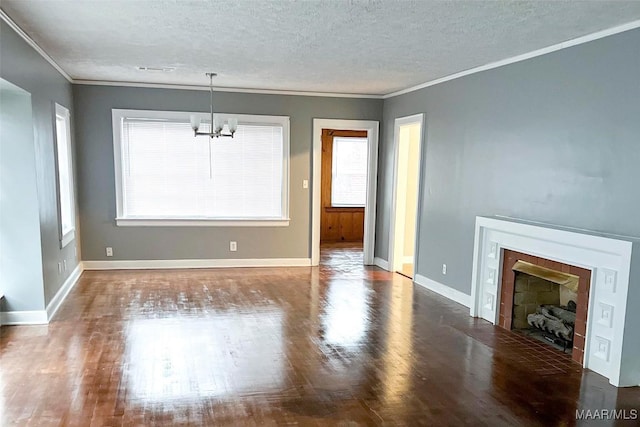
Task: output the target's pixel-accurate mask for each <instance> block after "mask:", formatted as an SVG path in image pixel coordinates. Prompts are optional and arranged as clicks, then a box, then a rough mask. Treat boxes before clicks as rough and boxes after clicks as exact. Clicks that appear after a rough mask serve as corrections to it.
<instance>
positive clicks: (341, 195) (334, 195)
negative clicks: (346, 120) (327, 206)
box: [331, 137, 367, 207]
mask: <svg viewBox="0 0 640 427" xmlns="http://www.w3.org/2000/svg"><path fill="white" fill-rule="evenodd" d="M366 199H367V138H346V137H334V138H333V159H332V173H331V205H332V206H335V207H364V205H365V203H366Z"/></svg>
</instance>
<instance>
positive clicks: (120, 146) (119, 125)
mask: <svg viewBox="0 0 640 427" xmlns="http://www.w3.org/2000/svg"><path fill="white" fill-rule="evenodd" d="M194 115H195V116H198V117H200V118H201V119H202V120H204V121H206V120H207V117H208V115H207V114H206V113H202V112H183V111H162V110H130V109H118V108H114V109H112V110H111V120H112V129H113V165H114V172H115V194H116V218H115V221H116V225H118V226H129V227H148V226H153V227H165V226H166V227H171V226H180V227H210V226H212V227H215V226H217V227H275V226H277V227H286V226H288V225H289V177H290V168H289V164H290V118H289V116H273V115H255V114H234V115H233V117H234V118H236V119H237V121H238V124H239V125H240V126H242V125H252V124H258V125H264V126H273V127H282V166H281V181H280V184H281V186H280V196H281V201H280V202H281V206H280V212H281V216H280V217H277V218H274V217H254V218H224V217H181V218H175V217H174V218H171V217H166V218H165V217H160V216H132V215H129V214H128V212H127V209H126V207H127V204H126V200H127V196H126V195H125V191H126V187H127V186H126V185H125V180H126V177H127V174H125V173H124V171H125V167H126V164H127V163H126V157H127V156H126V153H127V149H126V138H125V137H124V129H123V127H124V123H125V120H127V119H136V120H137V119H143V120H150V121H152V122H155V121H158V120H160V121H165V120H173V121H180V122H184V123H189V122H190V120H191V118H192V116H194ZM229 117H232V116H231V115H230V114H227V113H217V115H216V119H215V120H218V119H223V120H224V119H227V118H229Z"/></svg>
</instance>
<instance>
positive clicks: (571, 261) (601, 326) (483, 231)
mask: <svg viewBox="0 0 640 427" xmlns="http://www.w3.org/2000/svg"><path fill="white" fill-rule="evenodd" d="M634 242H636V244H637V240H635V239H633V238H626V239H624V240H623V239H621V238H618V237H615V238H614V237H612V236H608V235H603V234H601V233H594V232H585V231H582V232H576V231H573V230H571V231H570V230H567V229H565V228H562V227H557V226H553V225H547V226H541V225H540V224H535V225H534V224H532V223H530V222H526V221H520V220H514V219H510V220H507V219H502V218H488V217H476V229H475V243H474V251H473V272H472V283H471V310H470V314H471V316H473V317H481V318H483V319H485V320H488V321H489V322H491V323H493V324H497V323H498V316H499V311H500V310H499V307H500V289H501V283H502V277H501V271H502V250H503V249H509V250H513V251H517V252H521V253H526V254H529V255H533V256H536V257H541V258H545V259H549V260H552V261H557V262H561V263H563V264H568V265H574V266H576V267H580V268H584V269H587V270H591V284H590V286H589V299H588V300H589V306H588V308H587V328H586V335H585V348H584V361H583V363H584V367H585V368H588V369H591V370H592V371H595V372H597V373H599V374H600V375H603V376H605V377H607V378H608V379H609V382H610V383H611V384H613V385H614V386H616V387H624V386H637V385H640V342H639V340H638V338H637V337H638V335H637V333H636V330H634V328H636V325H637V323H638V319H640V316H639V315H638V314H637V312H638V310H636V309H635V303H636V302H635V301H633V303H631V301H630V300H628V296H629V294H630V293H631V294H632V295H633V292H636V291H635V290H631V289H630V286H629V284H630V280H631V271H632V264H631V259H632V258H631V254H632V249H633V247H634ZM629 307H632V309H631V310H629V309H628V308H629Z"/></svg>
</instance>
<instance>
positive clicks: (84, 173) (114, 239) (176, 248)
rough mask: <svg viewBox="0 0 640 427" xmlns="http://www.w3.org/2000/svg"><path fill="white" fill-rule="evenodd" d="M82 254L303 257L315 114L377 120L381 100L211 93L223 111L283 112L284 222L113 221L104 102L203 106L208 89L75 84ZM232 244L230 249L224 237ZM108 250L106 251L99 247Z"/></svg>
mask: <svg viewBox="0 0 640 427" xmlns="http://www.w3.org/2000/svg"><path fill="white" fill-rule="evenodd" d="M73 90H74V104H75V107H76V109H77V111H76V116H75V117H76V141H77V154H78V158H77V161H78V190H79V192H78V199H79V202H78V203H79V207H80V225H81V229H82V258H83V260H143V259H224V258H309V257H310V206H311V198H310V196H311V190H310V189H303V188H302V180H303V179H309V180H310V178H311V141H312V126H313V119H314V118H340V119H362V120H380V119H381V117H382V100H376V99H352V98H329V97H306V96H283V95H261V94H248V93H230V92H218V93H216V94H215V98H214V103H215V106H216V109H217V110H218V111H220V112H225V113H236V114H267V115H283V116H290V118H291V119H290V122H291V162H290V194H289V200H290V208H289V211H290V217H291V222H290V225H289V226H288V227H244V228H243V227H118V226H116V225H115V221H114V219H115V216H116V196H115V182H114V165H113V135H112V133H113V132H112V128H111V109H113V108H126V109H146V110H167V111H207V110H208V109H209V97H208V94H207V92H203V91H191V90H176V89H149V88H132V87H110V86H85V85H74V88H73ZM230 240H235V241H237V242H238V251H237V252H229V241H230ZM106 246H111V247H113V251H114V256H113V257H112V258H107V257H106V256H105V247H106Z"/></svg>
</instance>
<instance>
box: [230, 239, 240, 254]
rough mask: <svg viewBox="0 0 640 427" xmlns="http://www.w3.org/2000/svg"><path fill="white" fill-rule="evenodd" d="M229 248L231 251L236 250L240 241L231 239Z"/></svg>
mask: <svg viewBox="0 0 640 427" xmlns="http://www.w3.org/2000/svg"><path fill="white" fill-rule="evenodd" d="M229 250H230V251H231V252H235V251H237V250H238V242H234V241H231V242H229Z"/></svg>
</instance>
